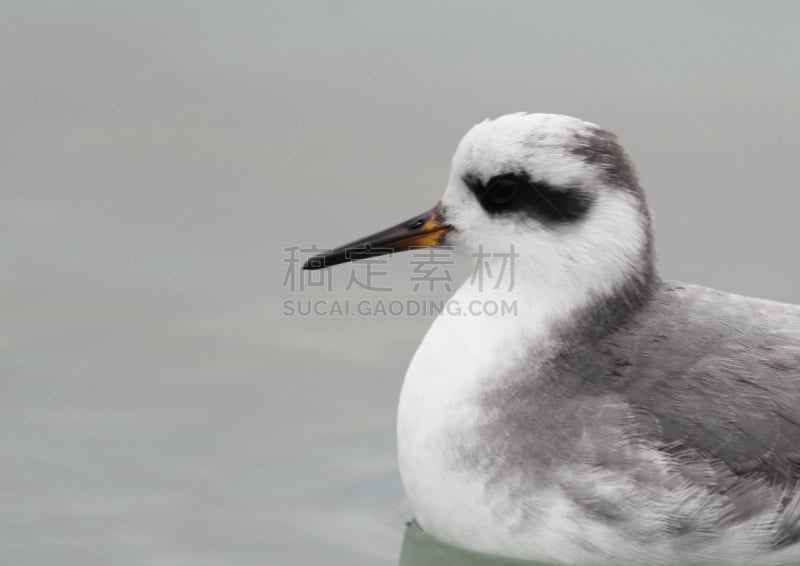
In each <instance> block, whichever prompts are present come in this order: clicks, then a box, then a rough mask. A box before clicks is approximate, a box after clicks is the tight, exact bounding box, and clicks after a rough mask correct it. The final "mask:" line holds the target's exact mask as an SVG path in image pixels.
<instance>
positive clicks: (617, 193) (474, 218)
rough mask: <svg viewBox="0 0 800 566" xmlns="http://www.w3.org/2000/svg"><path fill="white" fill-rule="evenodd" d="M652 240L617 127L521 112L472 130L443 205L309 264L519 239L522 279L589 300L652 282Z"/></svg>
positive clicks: (497, 248)
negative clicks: (614, 130)
mask: <svg viewBox="0 0 800 566" xmlns="http://www.w3.org/2000/svg"><path fill="white" fill-rule="evenodd" d="M651 240H652V239H651V227H650V216H649V214H648V210H647V205H646V202H645V197H644V193H643V192H642V190H641V188H640V187H639V183H638V180H637V178H636V174H635V172H634V170H633V166H632V165H631V163H630V161H629V159H628V157H627V155H626V154H625V152H624V150H623V149H622V147H621V146H620V145H619V144H618V143H617V141H616V137H615V136H614V135H613V134H612V133H610V132H608V131H607V130H605V129H603V128H601V127H599V126H597V125H595V124H591V123H589V122H584V121H582V120H579V119H577V118H571V117H569V116H560V115H555V114H525V113H519V114H508V115H506V116H501V117H500V118H497V119H495V120H485V121H483V122H481V123H480V124H477V125H476V126H474V127H473V128H472V129H471V130H470V131H469V132H467V134H466V135H465V136H464V138H463V139H462V140H461V143H459V145H458V148H457V149H456V152H455V155H454V156H453V162H452V167H451V170H450V176H449V180H448V184H447V188H446V190H445V193H444V196H443V198H442V200H441V203H440V204H439V205H437V206H436V207H435V208H434V209H432V210H431V211H429V212H426V213H425V214H423V215H421V216H418V217H415V218H412V219H410V220H409V221H406V222H404V223H402V224H399V225H397V226H395V227H393V228H390V229H388V230H385V231H383V232H380V233H378V234H375V235H373V236H370V237H368V238H364V239H362V240H358V241H356V242H352V243H350V244H348V245H346V246H342V247H340V248H338V249H336V250H333V251H332V252H331V253H329V254H325V255H323V256H318V257H315V258H312V259H311V260H309V261H308V262H307V264H306V268H308V269H315V268H320V267H326V266H330V265H334V264H336V263H341V262H343V261H349V260H351V259H358V258H359V257H365V256H373V255H379V254H380V253H386V252H387V251H401V250H403V249H408V248H409V247H412V246H419V245H440V244H443V243H444V244H447V245H454V246H455V247H456V248H457V249H460V250H462V251H465V252H467V253H470V252H474V251H476V250H477V249H478V247H479V246H482V250H483V253H484V254H487V255H493V254H495V253H497V254H503V253H505V254H508V253H509V252H510V251H511V246H512V245H513V251H514V253H516V254H519V255H518V259H517V264H516V265H517V274H518V275H517V276H516V278H517V280H518V281H519V284H520V285H528V286H529V287H532V288H545V289H547V288H550V289H557V290H558V293H556V294H555V295H554V294H553V293H550V294H549V295H550V296H559V297H572V298H573V299H577V298H578V297H584V298H590V297H598V296H600V297H602V296H606V295H608V294H610V293H613V292H615V291H617V290H619V289H621V288H622V287H624V286H630V285H631V284H632V283H633V284H634V286H635V285H636V284H637V282H638V283H640V284H641V285H646V283H647V282H649V280H650V279H651V278H652V275H653V266H652V261H653V260H652V241H651ZM572 302H573V305H565V307H566V306H575V305H574V302H575V301H572Z"/></svg>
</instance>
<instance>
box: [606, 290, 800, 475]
mask: <svg viewBox="0 0 800 566" xmlns="http://www.w3.org/2000/svg"><path fill="white" fill-rule="evenodd" d="M597 347H599V348H600V349H601V350H602V352H603V355H602V356H600V358H601V359H604V360H605V368H604V372H605V374H606V376H605V380H606V382H607V383H606V385H607V386H610V387H611V388H612V389H613V390H614V391H616V392H617V393H618V394H619V395H620V396H621V397H622V398H624V399H625V400H626V401H627V402H628V403H629V404H630V405H631V406H633V407H635V408H637V410H638V411H639V412H640V413H641V414H642V415H643V418H645V419H647V418H650V419H652V421H654V422H652V423H651V424H652V425H654V426H655V427H656V428H657V431H656V430H654V433H657V434H659V435H660V438H659V440H661V441H662V442H664V443H665V444H667V445H669V446H671V447H673V448H674V449H675V450H677V451H685V450H694V451H697V452H699V453H700V454H702V455H704V456H707V457H710V458H715V459H719V460H721V461H723V462H724V463H725V464H726V465H727V466H728V467H729V468H730V469H731V471H733V472H734V473H736V474H739V475H743V474H749V473H752V472H758V473H759V475H761V476H762V477H766V478H769V479H771V480H773V481H775V482H778V483H787V484H794V483H795V482H796V481H797V480H799V479H800V307H797V306H795V305H786V304H781V303H775V302H770V301H762V300H758V299H751V298H747V297H740V296H737V295H731V294H727V293H723V292H720V291H716V290H713V289H705V288H702V287H696V286H683V285H663V286H662V287H661V288H660V289H659V290H658V292H657V293H656V296H655V297H654V299H653V301H651V304H650V305H649V306H648V307H647V308H646V309H645V310H644V311H642V312H641V313H640V314H638V315H637V316H636V317H635V318H634V319H633V320H632V321H631V322H630V323H629V324H626V325H624V326H623V327H622V328H621V329H620V330H619V331H617V332H616V333H614V334H613V335H611V336H608V337H606V338H605V339H603V340H602V341H601V343H600V344H597ZM601 379H603V378H601Z"/></svg>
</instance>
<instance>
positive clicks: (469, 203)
mask: <svg viewBox="0 0 800 566" xmlns="http://www.w3.org/2000/svg"><path fill="white" fill-rule="evenodd" d="M652 217H653V215H652V213H651V211H650V208H649V206H648V203H647V200H646V195H645V192H644V190H643V189H642V186H641V183H640V181H639V178H638V175H637V173H636V170H635V167H634V165H633V163H632V161H631V159H630V157H629V156H628V154H627V153H626V151H625V149H624V148H623V146H622V145H621V143H620V141H619V139H618V137H617V136H616V135H615V134H614V133H612V132H611V131H610V130H608V129H606V128H604V127H601V126H598V125H596V124H594V123H591V122H587V121H584V120H581V119H578V118H574V117H570V116H563V115H558V114H544V113H515V114H507V115H503V116H500V117H497V118H494V119H486V120H484V121H483V122H480V123H478V124H476V125H475V126H473V127H472V128H471V129H470V130H469V131H468V132H467V133H466V135H465V136H464V137H463V138H462V140H461V141H460V143H459V144H458V146H457V149H456V151H455V154H454V156H453V158H452V163H451V167H450V173H449V176H448V178H447V184H446V187H445V190H444V194H443V196H442V197H441V200H440V201H439V202H438V203H437V204H436V205H435V206H434V207H433V208H432V209H431V210H429V211H428V212H425V213H423V214H421V215H419V216H416V217H414V218H411V219H410V220H408V221H406V222H403V223H401V224H398V225H397V226H394V227H392V228H389V229H387V230H384V231H381V232H378V233H377V234H374V235H372V236H369V237H367V238H363V239H360V240H357V241H355V242H351V243H349V244H346V245H344V246H341V247H339V248H335V249H332V250H329V251H324V252H323V253H320V254H318V255H316V256H314V257H311V258H309V259H308V261H307V262H306V263H305V265H304V268H305V269H323V268H327V267H331V266H333V265H336V264H339V263H344V262H347V261H353V260H358V259H362V258H368V257H373V256H377V255H380V254H385V253H392V252H400V251H404V250H408V249H412V248H414V247H417V246H442V245H446V246H452V247H453V248H455V249H456V250H461V251H465V252H466V251H467V250H473V249H475V248H476V247H481V248H482V249H483V250H484V258H485V261H486V264H487V266H488V267H491V268H493V269H494V270H495V272H497V271H498V270H499V269H500V268H501V265H500V261H505V260H503V259H502V257H505V256H508V251H509V248H510V247H512V246H513V254H514V258H515V264H514V281H513V285H510V284H509V285H505V284H503V285H487V284H485V283H486V282H484V285H480V284H479V283H480V281H478V280H476V278H470V279H468V280H466V281H464V282H463V284H462V285H461V286H460V287H459V288H458V289H457V290H456V291H455V293H454V294H453V296H452V297H451V298H450V299H449V300H450V301H451V302H454V303H458V304H460V305H466V304H469V303H470V302H473V301H480V302H481V304H485V303H486V302H488V301H495V302H500V301H506V302H509V304H512V303H511V302H513V305H515V308H516V310H515V311H514V312H511V313H504V314H502V315H496V316H487V315H486V314H485V313H481V312H473V310H468V311H466V312H464V311H463V309H462V310H458V311H457V310H454V309H443V310H442V312H441V313H440V314H439V315H438V316H437V317H436V318H435V320H434V321H433V323H432V325H431V327H430V329H429V330H428V332H427V334H426V335H425V337H424V339H423V341H422V343H421V344H420V346H419V348H418V350H417V351H416V353H415V354H414V356H413V358H412V360H411V362H410V365H409V367H408V370H407V372H406V374H405V379H404V381H403V385H402V389H401V392H400V401H399V407H398V415H397V450H398V462H399V472H400V476H401V479H402V483H403V486H404V488H405V492H406V495H407V497H408V500H409V502H410V504H411V507H412V509H413V511H414V516H415V519H416V521H417V523H418V524H419V525H420V527H421V528H422V529H423V530H424V531H425V532H427V533H428V534H430V535H431V536H432V537H434V538H435V539H438V540H441V541H443V542H446V543H449V544H452V545H455V546H458V547H462V548H466V549H469V550H473V551H477V552H482V553H487V554H491V555H497V556H504V557H511V558H520V559H526V560H536V561H542V562H547V563H554V564H628V563H630V564H665V565H666V564H696V563H713V564H765V565H771V564H789V563H800V490H798V482H799V481H800V306H798V305H792V304H785V303H780V302H774V301H770V300H765V299H759V298H750V297H744V296H740V295H735V294H731V293H727V292H723V291H720V290H715V289H711V288H706V287H702V286H699V285H694V284H684V283H678V282H670V281H666V280H663V279H662V278H661V277H660V276H659V274H658V271H657V269H656V266H655V254H654V236H653V220H652ZM503 254H505V256H504V255H503Z"/></svg>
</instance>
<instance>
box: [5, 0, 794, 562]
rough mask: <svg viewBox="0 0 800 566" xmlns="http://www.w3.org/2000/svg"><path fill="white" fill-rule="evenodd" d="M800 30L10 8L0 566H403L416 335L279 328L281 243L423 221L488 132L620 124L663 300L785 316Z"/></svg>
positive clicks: (575, 11) (508, 16)
mask: <svg viewBox="0 0 800 566" xmlns="http://www.w3.org/2000/svg"><path fill="white" fill-rule="evenodd" d="M798 21H800V3H797V2H769V3H756V2H752V3H741V2H704V3H697V2H684V3H671V4H664V3H650V2H638V1H637V2H614V3H597V2H558V3H556V2H517V3H512V2H491V3H490V2H485V3H475V2H456V1H452V0H451V1H450V2H445V3H441V2H402V3H401V2H399V1H398V2H391V3H389V2H381V3H378V2H354V1H347V0H337V1H329V2H323V1H316V2H314V1H312V2H289V1H286V2H252V3H239V2H232V3H225V2H214V3H204V2H148V3H140V2H134V1H132V0H121V1H119V2H115V1H110V2H106V1H100V0H97V1H87V2H80V3H78V2H28V1H23V0H18V1H9V0H6V1H4V2H2V4H0V78H1V79H2V83H0V84H2V87H1V88H0V180H1V181H2V182H1V183H0V242H2V245H0V265H1V266H2V269H1V270H0V285H1V286H2V287H1V291H2V292H0V301H2V318H1V319H0V367H2V371H1V373H0V388H1V391H0V464H2V473H1V474H0V501H1V502H2V503H1V504H0V563H3V564H54V563H58V564H76V565H78V564H80V565H92V564H159V565H161V564H163V565H177V564H223V563H227V564H237V565H238V564H323V563H324V564H340V565H356V564H393V563H397V560H398V556H399V553H400V544H401V540H402V536H403V528H404V521H405V520H406V519H408V518H410V517H411V510H410V509H409V508H408V506H407V504H406V503H405V501H404V498H403V492H402V488H401V485H400V482H399V477H398V474H397V469H396V461H395V453H394V419H395V406H396V398H397V395H398V392H399V388H400V384H401V380H402V376H403V373H404V370H405V367H406V364H407V362H408V360H409V359H410V357H411V355H412V353H413V351H414V349H415V347H416V345H417V344H418V343H419V341H420V339H421V338H422V335H423V333H424V331H425V329H426V328H427V326H428V325H429V324H430V319H426V318H423V317H398V318H386V317H361V318H346V317H339V318H336V317H299V316H295V317H287V316H284V315H283V313H282V310H283V309H282V303H283V301H284V300H287V299H293V298H297V297H298V296H300V295H299V294H298V293H293V292H292V291H291V290H290V289H287V288H286V287H284V286H283V279H284V275H285V271H286V269H287V264H285V263H284V259H285V258H286V254H285V252H284V248H285V247H286V246H292V245H309V244H312V243H315V244H318V245H320V246H326V245H328V246H329V245H335V244H341V243H344V242H345V241H348V240H351V239H353V238H355V237H358V236H361V235H363V234H366V233H369V232H372V231H375V230H377V229H379V228H383V227H385V226H388V225H389V224H394V223H396V222H398V221H400V220H403V219H405V218H407V217H409V216H411V215H413V214H415V213H417V212H421V211H422V210H425V209H427V208H428V207H429V206H430V205H432V204H433V203H434V202H435V201H436V200H437V199H438V198H439V195H440V193H441V192H442V190H443V188H444V182H445V179H446V175H447V169H448V166H449V160H450V157H451V155H452V152H453V150H454V148H455V145H456V143H457V141H458V139H459V138H460V136H461V135H463V133H464V132H465V131H466V130H467V128H468V127H469V126H471V125H472V124H473V123H475V122H477V121H479V120H482V119H483V118H485V117H487V116H497V115H499V114H504V113H507V112H512V111H519V110H527V111H547V112H559V113H567V114H573V115H577V116H580V117H582V118H585V119H588V120H592V121H595V122H598V123H601V124H603V125H606V126H608V127H610V128H611V129H613V130H615V131H616V132H617V133H618V134H619V135H620V136H621V139H622V141H623V142H624V144H625V145H626V146H627V147H628V149H629V151H630V152H631V154H632V156H633V157H634V159H635V161H636V162H637V164H638V167H639V171H640V174H641V177H642V179H643V182H644V184H645V186H646V187H647V189H648V191H649V195H650V200H651V205H652V207H653V209H654V210H655V216H656V228H657V239H658V252H659V258H660V266H661V272H662V274H663V275H664V276H665V277H667V278H670V279H679V280H685V281H692V282H697V283H702V284H707V285H710V286H716V287H720V288H722V289H726V290H730V291H735V292H740V293H744V294H753V295H760V296H764V297H769V298H773V299H778V300H784V301H791V302H800V286H798V279H800V265H798V261H797V241H798V234H799V233H800V229H798V225H797V221H798V218H800V190H798V188H799V187H798V178H799V177H798V173H797V163H798V156H797V152H798V149H799V148H798V144H797V131H798V128H800V118H799V117H798V114H799V113H800V73H798V72H797V69H798V67H797V64H798V63H797V60H798V54H800V34H798V33H797V22H798ZM390 267H391V268H390V269H389V271H391V272H392V276H393V277H394V278H395V283H396V285H394V287H395V291H394V292H393V293H391V294H389V295H387V296H388V297H392V298H401V299H403V298H409V297H412V296H414V295H413V293H412V290H411V288H410V285H409V284H408V282H407V279H408V275H409V273H410V267H409V264H408V260H407V259H405V258H400V257H398V258H394V259H392V260H391V262H390ZM349 269H350V268H349V267H344V268H342V269H341V270H339V271H337V272H336V273H335V274H334V275H335V276H336V277H339V278H342V277H344V278H345V279H346V276H347V274H348V273H349V271H348V270H349ZM342 283H343V281H341V280H337V284H336V291H335V292H334V295H335V296H340V298H350V299H357V298H359V297H362V296H364V293H366V292H360V291H356V290H353V289H351V290H350V291H345V290H344V289H342V287H343V285H342ZM308 295H309V296H312V297H316V298H320V297H322V296H323V295H324V293H323V292H321V291H320V290H319V289H315V290H313V291H312V292H310V293H309V294H308ZM434 295H435V296H444V295H446V293H445V294H442V293H434Z"/></svg>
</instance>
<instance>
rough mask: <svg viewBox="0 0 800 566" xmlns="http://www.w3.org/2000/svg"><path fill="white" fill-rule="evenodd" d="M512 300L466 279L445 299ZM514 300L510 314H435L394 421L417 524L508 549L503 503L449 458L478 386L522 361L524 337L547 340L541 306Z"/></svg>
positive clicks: (488, 547)
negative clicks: (515, 309) (500, 516)
mask: <svg viewBox="0 0 800 566" xmlns="http://www.w3.org/2000/svg"><path fill="white" fill-rule="evenodd" d="M516 299H517V297H515V296H514V295H513V294H510V293H500V294H497V293H493V294H487V293H485V292H484V293H478V292H477V290H476V289H474V288H473V287H471V286H469V285H468V284H465V285H464V286H463V287H462V288H461V289H459V291H458V292H457V293H456V295H455V296H454V297H453V299H452V301H451V304H452V305H454V306H455V305H457V306H458V308H460V309H461V311H462V312H463V311H464V310H465V309H468V308H469V304H470V302H471V301H475V300H480V301H489V300H497V301H500V300H506V301H513V300H516ZM517 306H518V309H519V310H518V312H517V316H513V315H505V316H499V315H498V316H482V315H473V314H466V315H464V314H459V313H458V312H451V313H443V314H442V315H441V316H439V317H438V318H437V319H436V320H435V321H434V323H433V325H432V327H431V328H430V330H429V331H428V333H427V335H426V336H425V339H424V340H423V342H422V344H421V345H420V347H419V349H418V350H417V352H416V354H415V356H414V358H413V360H412V362H411V365H410V366H409V368H408V372H407V373H406V377H405V381H404V383H403V389H402V392H401V394H400V406H399V411H398V423H397V434H398V451H399V464H400V474H401V477H402V479H403V484H404V486H405V489H406V494H407V495H408V498H409V500H410V502H411V505H412V507H413V509H414V512H415V516H416V519H417V521H419V523H420V525H422V527H423V528H424V529H425V530H427V531H428V532H430V533H431V534H433V535H434V536H436V537H438V538H440V539H442V540H445V541H448V542H450V543H453V544H456V545H459V546H468V547H469V548H472V549H476V550H483V551H486V552H494V553H498V552H500V553H505V554H507V555H516V554H518V553H519V551H520V550H521V547H520V542H519V541H517V540H507V531H508V530H509V529H505V528H503V526H502V525H498V522H497V511H498V506H503V507H507V506H508V505H509V502H508V501H502V500H498V499H497V497H496V494H493V496H492V498H491V499H490V498H488V497H487V495H486V493H485V489H484V486H485V482H484V479H485V478H483V477H481V476H480V472H478V471H477V470H475V471H470V470H468V469H464V468H463V466H459V467H456V466H454V465H453V464H454V462H456V461H458V458H459V449H460V448H464V447H465V446H464V445H463V444H462V442H461V441H462V440H463V441H464V442H465V443H466V442H467V441H468V440H472V441H474V438H473V437H471V432H472V431H473V430H474V427H475V426H476V425H478V424H480V423H481V422H483V420H484V415H483V414H482V412H483V410H484V409H483V408H481V406H480V404H479V403H478V399H479V396H480V394H481V392H482V391H483V390H484V388H486V387H487V386H488V385H489V384H490V383H491V380H492V379H493V378H495V379H496V378H497V376H500V375H503V374H505V373H506V372H508V371H509V369H510V367H513V366H514V364H515V363H517V362H519V361H520V360H521V356H522V354H523V353H525V349H526V348H524V347H523V346H522V345H523V344H528V345H530V344H532V343H534V342H536V341H538V342H542V343H543V342H545V341H546V339H547V337H546V333H545V332H544V329H545V327H546V326H545V324H544V322H545V321H544V319H543V316H544V314H545V313H543V312H540V313H538V314H537V313H532V312H530V310H529V309H526V308H524V305H520V304H518V305H517ZM523 316H524V317H525V320H526V323H527V324H526V325H523V324H521V322H520V317H523ZM537 320H538V322H537ZM515 352H517V353H518V354H519V356H517V355H515ZM509 366H510V367H509ZM495 385H496V383H495ZM545 496H546V495H545ZM554 503H555V502H552V501H551V502H550V503H549V507H550V509H553V508H554ZM466 541H469V544H466ZM531 542H533V541H531Z"/></svg>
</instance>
